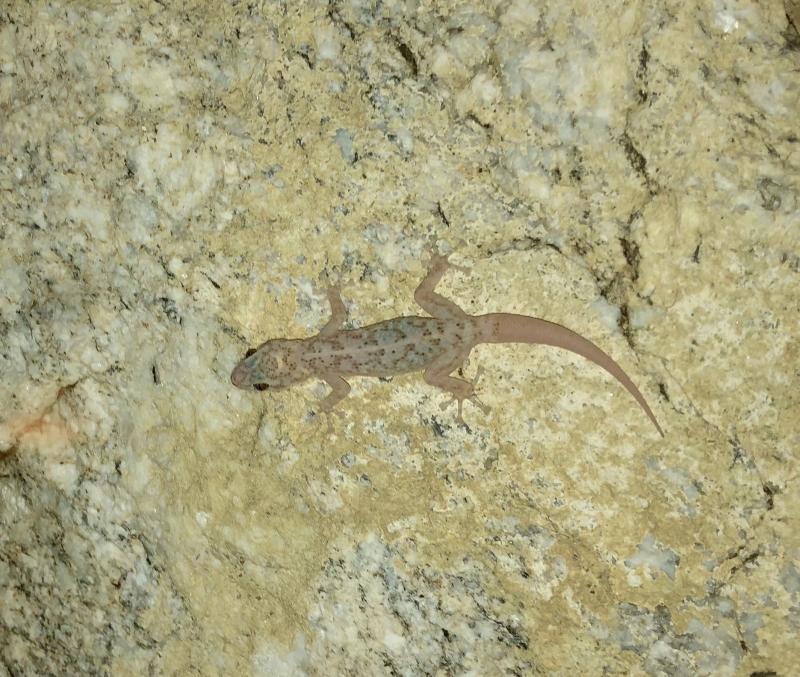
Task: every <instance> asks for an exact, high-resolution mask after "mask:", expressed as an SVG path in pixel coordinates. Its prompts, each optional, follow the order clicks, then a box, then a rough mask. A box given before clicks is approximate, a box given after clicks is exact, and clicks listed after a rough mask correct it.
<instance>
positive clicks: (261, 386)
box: [253, 351, 269, 390]
mask: <svg viewBox="0 0 800 677" xmlns="http://www.w3.org/2000/svg"><path fill="white" fill-rule="evenodd" d="M253 352H255V351H253ZM268 387H269V386H268V385H267V384H266V383H256V384H254V385H253V388H255V389H256V390H266V389H267V388H268Z"/></svg>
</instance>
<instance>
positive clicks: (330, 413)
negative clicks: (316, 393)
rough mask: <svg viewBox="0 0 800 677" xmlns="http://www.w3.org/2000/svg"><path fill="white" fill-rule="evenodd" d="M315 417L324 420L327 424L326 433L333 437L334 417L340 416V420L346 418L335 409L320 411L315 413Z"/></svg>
mask: <svg viewBox="0 0 800 677" xmlns="http://www.w3.org/2000/svg"><path fill="white" fill-rule="evenodd" d="M314 416H315V417H318V418H320V419H322V418H324V419H325V423H326V433H327V434H328V435H333V433H334V430H333V417H334V416H338V417H339V418H344V412H341V411H337V410H335V409H320V410H319V411H318V412H314Z"/></svg>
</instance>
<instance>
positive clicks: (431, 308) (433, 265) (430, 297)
mask: <svg viewBox="0 0 800 677" xmlns="http://www.w3.org/2000/svg"><path fill="white" fill-rule="evenodd" d="M448 268H456V269H457V270H461V271H464V270H466V269H465V268H464V267H462V266H456V265H454V264H452V263H450V261H448V259H447V257H446V256H442V255H441V254H437V253H436V252H435V251H431V260H430V263H429V264H428V272H427V274H426V275H425V277H423V278H422V281H421V282H420V283H419V285H417V288H416V289H415V290H414V300H415V301H416V302H417V304H418V305H419V307H420V308H422V309H423V310H424V311H425V312H426V313H429V314H430V315H432V316H433V317H438V318H440V319H445V320H451V319H452V320H461V319H463V318H465V317H466V316H467V314H466V313H465V312H464V311H463V310H462V309H461V308H459V307H458V305H457V304H456V303H454V302H453V301H451V300H450V299H448V298H445V297H444V296H442V295H441V294H437V293H436V285H437V284H439V281H440V280H441V279H442V275H444V274H445V272H446V271H447V269H448Z"/></svg>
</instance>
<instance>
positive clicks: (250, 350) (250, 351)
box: [244, 348, 256, 358]
mask: <svg viewBox="0 0 800 677" xmlns="http://www.w3.org/2000/svg"><path fill="white" fill-rule="evenodd" d="M254 352H256V349H255V348H250V349H248V351H247V352H246V353H245V354H244V356H245V358H247V357H250V356H251V355H252V354H253V353H254Z"/></svg>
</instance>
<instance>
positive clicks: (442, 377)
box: [423, 368, 491, 426]
mask: <svg viewBox="0 0 800 677" xmlns="http://www.w3.org/2000/svg"><path fill="white" fill-rule="evenodd" d="M451 371H453V369H450V370H448V371H444V369H443V370H441V371H439V370H434V369H433V368H428V369H426V370H425V372H424V373H423V378H424V379H425V382H426V383H429V384H430V385H433V386H436V387H437V388H440V389H442V390H445V391H447V392H448V393H450V394H451V395H452V397H451V398H450V399H449V400H447V401H446V402H442V404H441V405H439V407H440V408H441V409H446V408H447V407H449V406H450V405H451V404H453V402H455V403H456V404H457V405H458V413H457V414H456V421H457V422H458V423H459V424H460V425H463V426H466V425H467V424H466V422H465V421H464V400H469V401H470V402H472V403H473V404H474V405H475V406H476V407H478V409H480V410H481V411H482V412H483V413H484V414H488V413H489V412H490V411H491V407H489V406H488V405H486V404H484V403H483V402H481V400H480V399H479V398H478V396H477V395H476V394H475V385H476V384H477V383H478V379H479V378H480V376H481V373H482V371H483V370H482V369H481V368H479V369H478V373H477V374H476V375H475V378H474V379H472V380H471V381H467V380H465V379H463V378H457V377H455V376H450V372H451Z"/></svg>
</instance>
